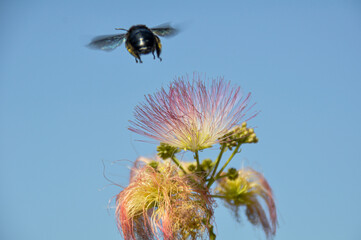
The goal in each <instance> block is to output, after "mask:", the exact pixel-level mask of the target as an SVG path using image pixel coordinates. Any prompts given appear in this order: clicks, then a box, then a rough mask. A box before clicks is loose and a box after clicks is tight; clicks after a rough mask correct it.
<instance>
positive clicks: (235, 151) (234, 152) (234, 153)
mask: <svg viewBox="0 0 361 240" xmlns="http://www.w3.org/2000/svg"><path fill="white" fill-rule="evenodd" d="M240 147H241V144H238V146H237V147H236V149H234V151H233V152H232V154H231V156H230V157H229V158H228V160H227V162H226V163H225V164H224V165H223V167H222V168H221V170H219V172H218V173H217V175H216V177H215V180H217V179H218V178H219V176H220V175H221V173H222V172H223V170H224V169H225V168H226V167H227V165H228V163H229V162H230V161H231V160H232V158H233V157H234V155H236V153H237V152H238V150H239V148H240Z"/></svg>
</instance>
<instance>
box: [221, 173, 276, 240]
mask: <svg viewBox="0 0 361 240" xmlns="http://www.w3.org/2000/svg"><path fill="white" fill-rule="evenodd" d="M216 192H217V193H218V194H220V195H221V196H223V197H222V199H223V200H224V201H225V202H226V206H227V207H229V208H230V209H231V210H232V211H233V212H234V214H235V216H236V218H237V219H238V218H239V209H240V207H242V206H245V207H246V215H247V218H248V220H249V221H250V222H251V223H252V224H253V225H258V226H261V227H262V228H263V230H264V232H265V234H266V236H267V237H268V238H272V237H273V236H274V235H275V234H276V226H277V213H276V205H275V202H274V197H273V193H272V189H271V187H270V185H269V184H268V182H267V180H266V179H265V178H264V176H263V175H262V174H261V173H259V172H257V171H255V170H253V169H251V168H248V169H241V170H239V171H238V177H237V178H236V179H234V180H231V179H229V178H227V177H224V178H221V179H220V180H218V186H217V188H216ZM259 199H263V200H264V202H265V204H266V206H267V208H268V214H267V213H266V211H265V210H264V208H263V206H262V204H261V202H260V201H259ZM267 215H268V217H267Z"/></svg>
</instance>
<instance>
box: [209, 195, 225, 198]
mask: <svg viewBox="0 0 361 240" xmlns="http://www.w3.org/2000/svg"><path fill="white" fill-rule="evenodd" d="M211 197H213V198H227V197H226V196H222V195H211Z"/></svg>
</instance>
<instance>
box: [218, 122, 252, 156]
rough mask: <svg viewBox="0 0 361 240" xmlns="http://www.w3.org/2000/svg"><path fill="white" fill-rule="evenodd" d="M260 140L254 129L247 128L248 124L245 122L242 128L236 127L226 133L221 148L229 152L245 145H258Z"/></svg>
mask: <svg viewBox="0 0 361 240" xmlns="http://www.w3.org/2000/svg"><path fill="white" fill-rule="evenodd" d="M257 142H258V138H257V136H256V133H255V132H254V130H253V128H247V123H246V122H243V123H242V125H241V126H235V127H233V128H232V130H231V131H229V132H228V133H226V134H225V135H224V136H223V137H222V138H221V141H220V144H221V146H225V147H226V148H228V149H229V150H232V148H233V147H236V146H238V145H241V144H243V143H257Z"/></svg>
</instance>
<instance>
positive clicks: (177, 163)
mask: <svg viewBox="0 0 361 240" xmlns="http://www.w3.org/2000/svg"><path fill="white" fill-rule="evenodd" d="M171 159H172V161H173V162H174V163H175V164H176V165H177V166H178V167H179V168H180V170H182V171H183V172H184V174H187V172H186V171H185V170H184V168H183V166H182V164H181V163H180V162H179V160H178V159H177V158H176V157H175V156H172V157H171Z"/></svg>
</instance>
